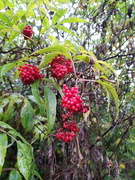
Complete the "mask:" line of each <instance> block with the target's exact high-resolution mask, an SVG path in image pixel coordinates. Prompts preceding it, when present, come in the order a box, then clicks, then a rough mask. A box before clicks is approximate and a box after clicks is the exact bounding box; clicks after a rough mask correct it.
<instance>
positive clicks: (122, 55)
mask: <svg viewBox="0 0 135 180" xmlns="http://www.w3.org/2000/svg"><path fill="white" fill-rule="evenodd" d="M134 55H135V53H132V54H121V55H119V54H116V55H115V56H111V57H108V58H105V59H101V61H107V60H108V59H112V58H115V57H124V56H134Z"/></svg>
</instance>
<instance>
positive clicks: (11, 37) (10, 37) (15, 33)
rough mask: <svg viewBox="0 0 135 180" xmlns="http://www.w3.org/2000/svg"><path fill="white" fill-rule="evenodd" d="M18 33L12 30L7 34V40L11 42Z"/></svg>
mask: <svg viewBox="0 0 135 180" xmlns="http://www.w3.org/2000/svg"><path fill="white" fill-rule="evenodd" d="M18 35H19V33H18V32H16V31H12V32H11V33H10V36H9V42H11V41H12V40H13V39H14V38H15V37H16V36H18Z"/></svg>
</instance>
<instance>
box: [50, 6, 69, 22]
mask: <svg viewBox="0 0 135 180" xmlns="http://www.w3.org/2000/svg"><path fill="white" fill-rule="evenodd" d="M66 12H67V9H60V10H58V11H57V12H56V13H55V14H54V16H53V17H52V25H55V24H56V23H57V22H58V21H59V19H60V18H61V17H62V16H64V15H65V14H66Z"/></svg>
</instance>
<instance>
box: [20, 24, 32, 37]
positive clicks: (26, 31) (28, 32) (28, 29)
mask: <svg viewBox="0 0 135 180" xmlns="http://www.w3.org/2000/svg"><path fill="white" fill-rule="evenodd" d="M22 34H24V35H25V36H24V39H25V40H27V39H29V38H31V37H32V34H33V30H32V28H31V26H29V25H28V26H26V27H25V28H24V29H23V31H22Z"/></svg>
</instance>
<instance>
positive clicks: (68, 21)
mask: <svg viewBox="0 0 135 180" xmlns="http://www.w3.org/2000/svg"><path fill="white" fill-rule="evenodd" d="M74 22H87V23H89V22H88V21H86V20H84V19H81V18H77V17H69V18H66V19H64V20H62V21H60V22H59V23H58V24H63V23H74Z"/></svg>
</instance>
